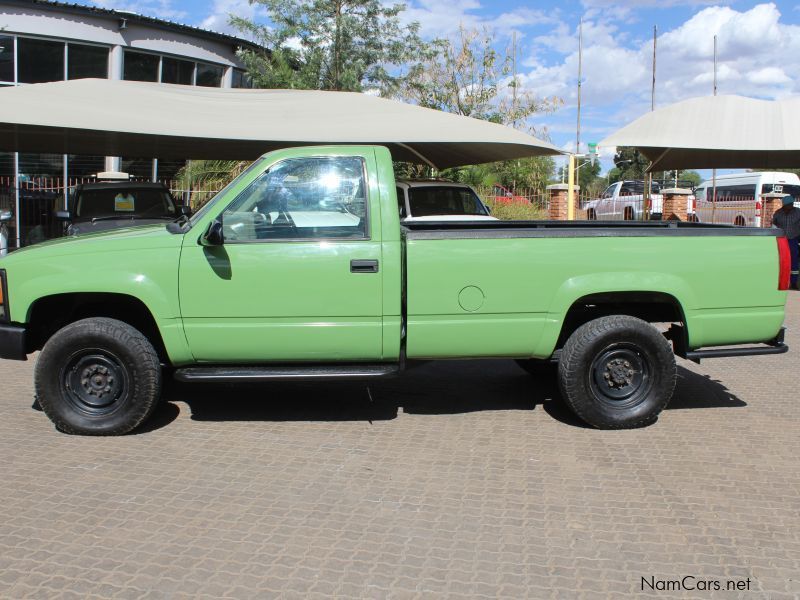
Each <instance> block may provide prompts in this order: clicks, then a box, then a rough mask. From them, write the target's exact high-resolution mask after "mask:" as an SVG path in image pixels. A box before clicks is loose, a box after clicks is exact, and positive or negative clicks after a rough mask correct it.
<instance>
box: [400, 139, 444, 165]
mask: <svg viewBox="0 0 800 600" xmlns="http://www.w3.org/2000/svg"><path fill="white" fill-rule="evenodd" d="M397 145H398V146H400V147H401V148H405V149H406V150H408V151H409V152H411V153H412V154H413V155H414V156H416V157H417V158H419V159H420V160H421V161H423V162H424V163H425V164H426V165H428V166H429V167H430V168H431V169H435V170H437V171H438V170H439V167H437V166H436V165H435V164H433V163H432V162H431V161H429V160H428V159H427V158H425V157H424V156H423V155H422V154H420V153H419V152H417V151H416V150H414V149H413V148H412V147H411V146H408V145H406V144H402V143H400V142H397Z"/></svg>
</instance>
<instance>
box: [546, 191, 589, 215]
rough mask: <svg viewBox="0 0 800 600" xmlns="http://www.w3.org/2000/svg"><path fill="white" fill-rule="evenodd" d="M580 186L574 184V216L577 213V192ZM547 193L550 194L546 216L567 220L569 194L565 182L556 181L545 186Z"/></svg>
mask: <svg viewBox="0 0 800 600" xmlns="http://www.w3.org/2000/svg"><path fill="white" fill-rule="evenodd" d="M580 189H581V188H580V186H577V185H576V186H575V195H574V197H573V198H572V205H573V207H574V209H575V212H574V214H575V216H576V218H577V214H578V192H579V191H580ZM547 193H548V195H549V196H550V210H549V211H548V218H549V219H550V220H551V221H566V220H567V214H568V213H567V208H568V204H567V196H568V195H569V186H568V185H567V184H566V183H556V184H555V185H548V186H547Z"/></svg>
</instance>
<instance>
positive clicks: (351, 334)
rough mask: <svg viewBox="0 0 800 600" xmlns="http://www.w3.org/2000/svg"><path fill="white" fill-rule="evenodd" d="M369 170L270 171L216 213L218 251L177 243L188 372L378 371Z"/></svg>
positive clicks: (365, 160) (334, 164)
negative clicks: (265, 367)
mask: <svg viewBox="0 0 800 600" xmlns="http://www.w3.org/2000/svg"><path fill="white" fill-rule="evenodd" d="M374 160H375V159H374V155H373V156H371V157H370V156H364V155H356V154H348V150H342V151H341V152H337V155H336V156H300V157H290V158H286V159H284V160H279V161H278V162H276V163H274V164H273V165H272V166H270V167H269V168H268V169H267V170H266V171H265V172H263V173H262V174H261V175H259V176H258V177H257V178H256V179H255V180H254V181H253V182H252V183H251V184H250V185H249V186H247V187H246V188H245V189H244V190H243V191H242V192H241V193H239V194H238V196H236V197H235V198H234V199H233V201H232V202H230V203H228V205H227V207H225V208H224V210H221V211H220V214H219V215H218V216H217V219H219V220H221V221H222V226H223V236H224V243H223V244H222V245H218V246H203V245H200V244H198V242H197V236H196V235H194V234H193V233H192V234H189V235H187V236H186V239H185V241H184V245H183V251H182V254H181V266H180V276H179V279H180V301H181V313H182V316H183V322H184V330H185V332H186V338H187V341H188V343H189V347H190V349H191V352H192V354H193V356H194V358H195V359H196V360H198V361H204V362H214V363H225V362H228V363H246V362H251V363H256V362H269V361H275V362H280V361H312V362H330V361H369V360H377V359H380V357H381V354H382V283H381V277H382V273H381V271H382V269H380V261H381V243H380V230H379V224H380V218H379V211H380V205H379V202H378V199H377V191H376V189H374V193H372V194H370V193H369V188H370V185H369V180H368V176H367V174H368V173H375V168H374ZM215 209H216V208H215ZM372 223H374V224H375V227H371V224H372Z"/></svg>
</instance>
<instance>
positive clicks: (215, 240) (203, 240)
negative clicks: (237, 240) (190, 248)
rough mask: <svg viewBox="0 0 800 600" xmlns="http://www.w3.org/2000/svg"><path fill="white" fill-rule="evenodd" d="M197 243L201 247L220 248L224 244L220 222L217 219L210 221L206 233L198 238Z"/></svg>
mask: <svg viewBox="0 0 800 600" xmlns="http://www.w3.org/2000/svg"><path fill="white" fill-rule="evenodd" d="M199 242H200V245H202V246H222V244H224V243H225V238H224V236H223V235H222V221H220V220H219V219H214V220H213V221H211V223H210V224H209V225H208V229H206V232H205V233H204V234H203V235H201V236H200V240H199Z"/></svg>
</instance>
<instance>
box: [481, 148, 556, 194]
mask: <svg viewBox="0 0 800 600" xmlns="http://www.w3.org/2000/svg"><path fill="white" fill-rule="evenodd" d="M492 166H493V168H494V172H495V173H496V174H497V179H495V182H496V183H500V184H502V185H504V186H505V187H507V188H508V189H510V190H512V192H513V191H514V190H516V189H519V188H522V189H535V190H543V189H544V188H545V187H546V186H547V184H548V183H550V182H551V180H552V179H553V172H554V171H555V161H554V160H553V159H552V157H550V156H535V157H529V158H519V159H516V160H506V161H503V162H498V163H493V165H492Z"/></svg>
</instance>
